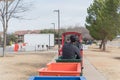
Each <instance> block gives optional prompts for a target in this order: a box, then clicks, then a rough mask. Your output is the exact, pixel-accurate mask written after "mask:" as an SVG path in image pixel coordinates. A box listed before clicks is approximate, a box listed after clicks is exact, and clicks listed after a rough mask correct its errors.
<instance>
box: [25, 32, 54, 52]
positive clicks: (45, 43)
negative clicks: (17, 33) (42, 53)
mask: <svg viewBox="0 0 120 80" xmlns="http://www.w3.org/2000/svg"><path fill="white" fill-rule="evenodd" d="M24 42H25V43H26V46H25V50H26V51H35V50H47V49H48V48H50V47H53V46H54V34H25V35H24Z"/></svg>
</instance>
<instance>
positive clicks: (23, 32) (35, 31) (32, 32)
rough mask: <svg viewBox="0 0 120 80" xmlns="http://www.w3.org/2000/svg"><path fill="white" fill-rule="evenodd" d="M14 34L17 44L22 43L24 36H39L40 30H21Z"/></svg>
mask: <svg viewBox="0 0 120 80" xmlns="http://www.w3.org/2000/svg"><path fill="white" fill-rule="evenodd" d="M14 34H15V36H16V37H17V42H24V35H25V34H40V30H22V31H16V32H15V33H14Z"/></svg>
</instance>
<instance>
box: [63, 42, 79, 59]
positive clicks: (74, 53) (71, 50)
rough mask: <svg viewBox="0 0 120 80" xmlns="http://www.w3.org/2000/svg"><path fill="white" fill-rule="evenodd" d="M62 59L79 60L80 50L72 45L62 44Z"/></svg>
mask: <svg viewBox="0 0 120 80" xmlns="http://www.w3.org/2000/svg"><path fill="white" fill-rule="evenodd" d="M62 58H63V59H76V58H77V59H80V58H81V56H80V49H79V48H78V47H76V46H75V45H73V44H72V43H67V44H64V46H63V48H62Z"/></svg>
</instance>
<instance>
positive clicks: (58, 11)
mask: <svg viewBox="0 0 120 80" xmlns="http://www.w3.org/2000/svg"><path fill="white" fill-rule="evenodd" d="M54 12H57V13H58V50H59V49H60V10H59V9H58V10H54Z"/></svg>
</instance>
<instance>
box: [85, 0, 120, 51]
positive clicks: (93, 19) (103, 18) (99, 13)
mask: <svg viewBox="0 0 120 80" xmlns="http://www.w3.org/2000/svg"><path fill="white" fill-rule="evenodd" d="M119 7H120V1H119V0H94V2H93V4H91V5H90V7H89V8H88V10H87V11H88V16H87V17H86V28H87V29H88V30H89V31H90V34H91V36H92V37H93V38H94V39H96V40H101V46H100V48H102V44H103V50H105V48H106V46H105V44H106V42H107V40H112V39H113V38H115V37H116V35H117V32H118V31H119V29H120V28H119V27H120V26H119V24H120V15H119V12H118V11H119Z"/></svg>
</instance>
